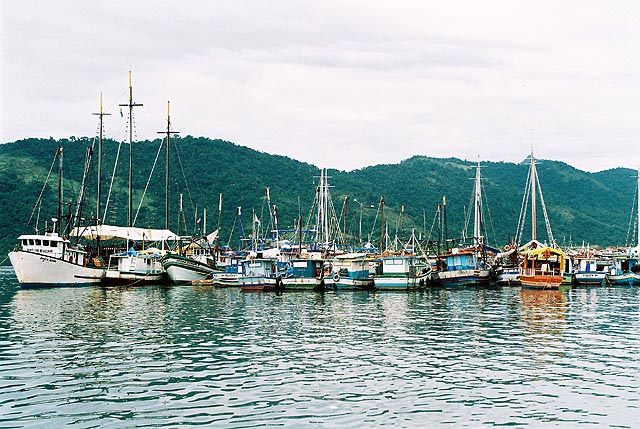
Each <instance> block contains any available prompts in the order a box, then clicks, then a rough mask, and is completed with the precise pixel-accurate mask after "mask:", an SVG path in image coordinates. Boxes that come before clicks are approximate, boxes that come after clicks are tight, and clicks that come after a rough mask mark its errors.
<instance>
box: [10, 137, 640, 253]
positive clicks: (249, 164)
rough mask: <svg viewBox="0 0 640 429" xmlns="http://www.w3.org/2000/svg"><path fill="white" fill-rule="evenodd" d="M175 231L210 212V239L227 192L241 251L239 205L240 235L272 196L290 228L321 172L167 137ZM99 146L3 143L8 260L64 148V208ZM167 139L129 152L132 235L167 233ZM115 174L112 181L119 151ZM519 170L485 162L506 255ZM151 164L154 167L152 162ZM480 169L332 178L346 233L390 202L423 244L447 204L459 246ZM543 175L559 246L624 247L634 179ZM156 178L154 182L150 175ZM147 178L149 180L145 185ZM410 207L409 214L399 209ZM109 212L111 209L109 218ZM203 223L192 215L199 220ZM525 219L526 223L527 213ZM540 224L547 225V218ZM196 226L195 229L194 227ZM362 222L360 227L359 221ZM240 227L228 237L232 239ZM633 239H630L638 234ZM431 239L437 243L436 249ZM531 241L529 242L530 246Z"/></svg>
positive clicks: (410, 162)
mask: <svg viewBox="0 0 640 429" xmlns="http://www.w3.org/2000/svg"><path fill="white" fill-rule="evenodd" d="M171 143H172V150H171V157H170V169H171V180H170V182H171V183H170V188H171V229H172V230H173V231H174V232H177V233H180V234H183V235H184V234H196V233H197V234H201V233H202V231H201V229H202V223H203V221H204V219H203V209H204V208H206V209H207V226H206V229H207V230H206V231H205V233H208V232H211V231H212V230H214V229H215V227H216V225H217V222H218V196H219V194H220V193H222V194H223V210H222V217H221V230H222V233H221V237H222V238H223V241H225V242H227V241H228V240H231V241H230V244H231V245H232V246H235V245H237V238H236V237H237V229H238V228H239V225H238V224H237V222H235V220H236V213H237V207H242V218H241V219H242V220H243V222H244V228H245V233H248V232H247V231H248V229H250V225H251V221H252V217H253V214H252V213H253V212H255V215H256V216H257V217H258V218H260V219H261V220H262V222H263V223H265V218H266V222H268V211H267V208H266V203H265V187H269V188H270V194H271V202H272V204H275V205H277V207H278V218H279V222H280V224H279V226H280V228H294V224H295V221H296V219H297V218H298V215H299V214H300V215H301V216H302V218H303V219H306V218H307V217H308V214H309V209H310V206H311V204H312V201H313V199H314V195H315V186H316V184H317V183H318V176H319V168H318V167H316V166H314V165H310V164H306V163H301V162H298V161H295V160H293V159H290V158H287V157H283V156H276V155H270V154H267V153H263V152H259V151H255V150H252V149H249V148H245V147H242V146H238V145H235V144H233V143H230V142H226V141H222V140H211V139H207V138H202V137H191V136H186V137H182V138H178V137H175V138H172V140H171ZM92 144H95V147H94V152H95V150H96V149H97V142H95V141H94V139H89V138H74V137H71V138H70V139H64V140H59V141H58V140H54V139H26V140H20V141H17V142H14V143H7V144H2V145H0V191H1V193H2V216H1V217H0V251H2V253H3V254H6V253H7V252H8V251H9V250H10V249H11V248H12V247H13V245H14V243H15V241H16V238H17V236H18V235H20V234H23V233H28V232H32V231H33V230H34V226H35V222H34V221H32V222H31V224H30V225H27V221H28V219H29V217H30V215H31V213H32V211H33V210H34V205H35V203H36V201H37V199H38V195H39V194H40V192H41V190H42V189H43V185H44V183H45V179H46V178H47V174H48V173H49V170H50V168H51V167H52V160H53V159H54V155H55V152H56V148H57V147H58V146H62V147H63V148H64V177H65V179H64V200H65V201H66V202H71V201H74V200H75V199H76V197H77V194H78V191H79V189H80V183H81V179H82V170H83V165H84V159H85V153H86V151H87V147H89V146H91V145H92ZM160 145H161V140H154V141H142V142H134V151H133V154H134V169H133V176H134V185H133V186H134V197H133V201H134V213H135V211H136V209H137V207H138V204H139V202H140V200H141V197H142V194H143V192H144V190H145V187H147V183H148V189H147V191H146V194H145V198H144V200H143V203H142V205H141V208H140V213H139V215H138V217H137V220H136V226H145V227H150V228H163V227H164V224H165V191H164V184H165V179H164V171H165V160H164V159H165V156H164V147H162V148H161V147H160ZM119 146H120V154H119V160H118V166H117V169H116V172H115V175H113V174H112V173H113V169H114V163H115V159H116V155H117V154H118V148H119ZM128 155H129V147H128V144H126V143H123V144H121V145H120V144H119V143H118V142H115V141H110V140H108V141H105V142H104V145H103V164H102V176H103V181H102V192H103V204H104V202H105V201H106V198H107V194H108V191H109V187H110V182H111V177H112V176H113V177H114V181H113V190H112V192H111V197H110V200H109V208H108V210H107V216H106V223H111V224H120V225H125V224H126V219H127V204H128V196H127V187H128V182H127V180H128V176H127V168H128ZM525 158H526V154H523V163H521V164H513V163H504V162H498V163H495V162H482V163H481V164H482V177H483V189H484V196H485V202H484V207H485V224H486V228H487V236H488V241H489V242H490V243H492V244H496V245H504V244H505V243H507V242H508V241H509V240H510V239H512V237H513V236H514V235H515V233H516V228H517V223H518V217H519V213H520V210H521V206H522V198H523V193H524V188H525V182H526V179H527V173H528V169H529V165H528V162H526V159H525ZM156 159H157V161H156V162H154V160H156ZM96 161H97V156H95V153H94V157H93V167H92V170H91V171H90V174H89V178H88V182H87V199H86V201H85V205H84V207H83V214H84V216H87V217H89V216H91V215H92V214H95V207H96V198H95V189H96V183H97V179H96V177H97V174H96V167H95V164H96ZM475 166H476V163H475V162H471V161H463V160H459V159H436V158H427V157H423V156H414V157H412V158H410V159H407V160H404V161H402V162H400V163H399V164H385V165H377V166H373V167H367V168H363V169H359V170H355V171H351V172H344V171H338V170H331V169H330V170H329V176H330V179H329V183H330V185H332V188H331V192H332V196H333V200H334V205H335V207H336V210H337V211H338V214H339V215H340V212H341V211H342V210H343V206H344V201H345V197H348V199H347V201H348V203H347V206H346V219H343V224H346V225H347V233H348V234H350V235H352V236H357V235H358V234H359V233H360V229H361V230H362V234H363V236H371V239H372V240H379V237H380V218H379V211H378V207H379V202H380V198H381V196H384V199H385V220H386V221H387V225H388V230H389V233H390V235H391V236H392V237H393V236H394V235H395V234H397V235H398V236H399V237H400V236H401V235H404V236H407V237H408V235H409V234H411V229H412V228H413V229H415V231H416V234H420V235H421V236H422V238H425V237H427V236H428V235H429V232H430V231H431V228H432V224H433V221H434V218H435V214H436V210H437V207H438V204H440V203H441V202H442V197H443V196H446V198H447V223H448V232H449V236H450V237H451V238H455V237H460V236H461V234H462V231H463V229H464V227H465V213H467V212H468V211H469V207H470V206H471V202H472V200H471V198H472V191H473V180H471V179H473V178H474V176H475ZM537 167H538V175H539V178H540V182H541V185H542V187H543V193H544V200H545V203H546V206H547V210H548V213H549V217H550V222H551V226H552V228H553V232H554V236H555V238H556V240H557V241H558V242H559V243H560V244H569V241H570V240H571V241H572V242H573V243H576V244H582V242H585V243H590V244H591V245H596V244H597V245H624V244H625V243H626V241H627V240H628V239H629V238H628V231H629V227H628V225H629V219H630V214H631V211H632V204H633V201H632V200H633V198H634V192H635V186H636V181H635V179H634V176H635V175H636V172H635V171H633V170H629V169H623V168H618V169H613V170H607V171H603V172H599V173H589V172H584V171H580V170H577V169H575V168H573V167H571V166H569V165H567V164H564V163H561V162H556V161H539V162H538V163H537ZM152 169H153V175H150V173H151V171H152ZM56 174H57V166H53V168H52V174H51V177H50V179H49V182H48V186H47V187H46V188H45V190H44V194H43V203H42V206H41V207H39V208H36V210H35V211H34V215H33V218H34V219H36V218H38V219H39V225H38V227H40V228H42V226H43V225H44V220H45V219H50V218H51V217H54V216H56V211H57V208H56V207H57V192H58V191H57V176H56ZM149 177H151V179H150V180H149ZM180 194H183V200H184V202H183V209H184V210H183V215H184V216H183V218H179V212H178V200H179V195H180ZM401 205H404V207H405V212H404V216H402V217H401V216H400V207H401ZM103 210H104V209H103ZM196 213H197V214H196ZM527 216H528V219H529V221H530V214H528V215H527ZM540 217H541V216H540ZM198 219H200V222H198ZM360 219H362V221H360ZM232 229H233V232H232ZM544 231H545V228H544V223H543V221H542V220H539V222H538V235H539V238H541V239H542V240H543V241H544V240H546V233H545V232H544ZM632 233H633V232H632ZM434 234H435V232H433V231H432V232H431V238H433V239H436V238H437V237H435V236H434ZM468 234H471V231H469V232H468ZM527 234H528V233H527V232H525V238H527V239H528V235H527Z"/></svg>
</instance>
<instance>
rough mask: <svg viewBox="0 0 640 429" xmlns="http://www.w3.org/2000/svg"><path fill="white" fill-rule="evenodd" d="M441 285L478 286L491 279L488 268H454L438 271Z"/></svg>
mask: <svg viewBox="0 0 640 429" xmlns="http://www.w3.org/2000/svg"><path fill="white" fill-rule="evenodd" d="M438 280H439V282H440V284H441V285H442V286H479V285H485V284H488V283H489V281H490V280H491V271H490V270H456V271H440V272H438Z"/></svg>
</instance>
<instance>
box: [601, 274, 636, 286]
mask: <svg viewBox="0 0 640 429" xmlns="http://www.w3.org/2000/svg"><path fill="white" fill-rule="evenodd" d="M606 282H607V283H608V284H610V285H615V286H640V273H634V272H633V271H630V272H628V273H624V274H618V275H611V274H607V276H606Z"/></svg>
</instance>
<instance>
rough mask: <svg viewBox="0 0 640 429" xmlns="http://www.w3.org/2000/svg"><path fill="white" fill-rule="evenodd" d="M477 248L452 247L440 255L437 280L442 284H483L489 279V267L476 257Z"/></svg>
mask: <svg viewBox="0 0 640 429" xmlns="http://www.w3.org/2000/svg"><path fill="white" fill-rule="evenodd" d="M478 254H479V250H478V249H473V248H458V247H454V248H453V249H451V250H450V251H449V252H448V253H446V254H444V255H440V257H439V258H440V260H441V261H443V262H441V268H443V269H441V270H439V271H438V273H437V276H438V277H437V281H438V282H439V283H440V284H441V285H442V286H465V285H485V284H488V283H489V281H490V280H491V269H490V267H488V266H487V265H485V264H484V262H483V261H482V259H481V258H479V257H478Z"/></svg>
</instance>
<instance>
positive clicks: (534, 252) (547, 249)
mask: <svg viewBox="0 0 640 429" xmlns="http://www.w3.org/2000/svg"><path fill="white" fill-rule="evenodd" d="M545 252H549V254H550V255H560V256H562V257H564V252H563V251H562V249H558V248H555V247H538V248H536V249H532V250H527V251H526V252H524V254H525V255H530V256H538V255H542V254H544V253H545Z"/></svg>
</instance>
